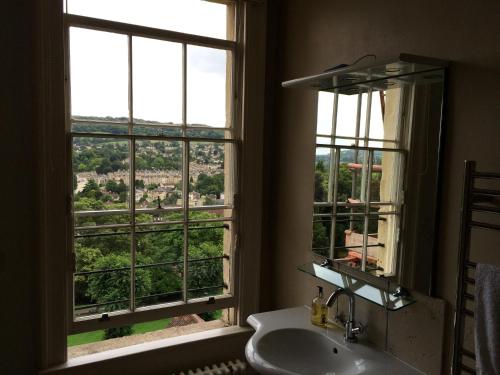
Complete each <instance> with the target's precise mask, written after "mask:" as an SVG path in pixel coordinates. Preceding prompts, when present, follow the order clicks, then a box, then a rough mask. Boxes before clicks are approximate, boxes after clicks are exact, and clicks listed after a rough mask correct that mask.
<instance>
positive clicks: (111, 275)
mask: <svg viewBox="0 0 500 375" xmlns="http://www.w3.org/2000/svg"><path fill="white" fill-rule="evenodd" d="M94 267H95V269H98V270H109V271H106V272H100V273H95V274H91V275H89V276H88V293H89V295H90V297H91V298H92V300H94V301H95V302H96V303H99V304H102V303H106V304H107V305H106V306H107V308H108V309H109V310H110V311H114V310H119V309H124V308H127V307H128V298H129V296H130V257H129V256H125V255H116V254H109V255H106V256H103V257H100V258H99V259H97V260H96V261H95V262H94ZM115 269H117V270H115ZM111 270H112V271H111ZM135 277H136V282H135V285H136V287H135V289H136V295H137V296H146V295H148V294H149V293H150V291H151V288H152V285H151V274H150V272H149V270H147V269H143V268H139V269H136V272H135ZM131 333H132V329H131V327H130V326H126V327H121V328H120V329H106V330H105V333H104V336H105V337H106V338H111V337H118V336H119V335H126V334H131Z"/></svg>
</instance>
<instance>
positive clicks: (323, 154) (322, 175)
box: [314, 147, 331, 202]
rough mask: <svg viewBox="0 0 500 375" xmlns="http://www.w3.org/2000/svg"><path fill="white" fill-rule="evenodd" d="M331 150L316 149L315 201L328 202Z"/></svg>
mask: <svg viewBox="0 0 500 375" xmlns="http://www.w3.org/2000/svg"><path fill="white" fill-rule="evenodd" d="M330 165H331V149H330V148H320V147H317V148H316V160H315V168H314V201H315V202H327V201H328V186H329V179H330Z"/></svg>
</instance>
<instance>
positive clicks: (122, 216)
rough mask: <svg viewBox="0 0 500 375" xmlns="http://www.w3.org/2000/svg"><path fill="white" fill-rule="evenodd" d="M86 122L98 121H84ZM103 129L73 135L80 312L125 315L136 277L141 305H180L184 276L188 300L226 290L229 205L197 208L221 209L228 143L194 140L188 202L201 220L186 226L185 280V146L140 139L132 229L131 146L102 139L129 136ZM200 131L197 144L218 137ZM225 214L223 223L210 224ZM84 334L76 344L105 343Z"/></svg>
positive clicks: (81, 126)
mask: <svg viewBox="0 0 500 375" xmlns="http://www.w3.org/2000/svg"><path fill="white" fill-rule="evenodd" d="M78 120H79V122H78V123H77V128H76V129H73V131H74V132H78V133H87V134H88V133H89V132H95V129H96V124H95V123H96V121H99V118H95V117H93V118H79V119H78ZM85 120H92V123H89V124H85V122H84V121H85ZM101 120H102V119H101ZM106 120H108V121H109V120H110V119H109V118H108V119H106ZM114 120H116V119H114ZM97 128H98V132H99V134H100V135H101V136H99V137H92V136H85V137H82V136H80V137H78V136H77V135H76V134H75V135H74V137H73V188H74V191H73V195H74V213H75V230H74V234H75V240H74V250H75V254H76V272H75V274H74V313H75V316H76V317H78V316H86V315H92V314H96V313H104V312H112V311H116V310H123V309H128V308H129V306H130V303H131V300H130V298H131V289H130V288H131V285H132V283H131V277H132V275H133V277H135V280H134V283H133V284H134V285H135V293H134V296H135V300H134V305H135V306H136V307H141V306H150V305H155V304H159V303H166V302H174V301H179V300H182V298H183V280H184V277H186V278H187V298H189V299H191V298H198V297H203V296H211V295H217V294H221V293H222V292H223V290H224V287H225V285H224V279H223V262H224V257H223V255H224V254H223V248H224V246H223V245H224V231H230V230H231V222H227V221H224V220H223V216H224V210H222V209H212V210H210V209H209V208H207V209H206V210H199V207H200V206H213V205H220V204H224V155H225V145H224V143H217V142H206V141H203V142H199V141H192V142H189V144H190V150H189V155H190V160H189V177H188V178H189V182H188V189H189V194H188V197H187V198H188V200H189V206H190V207H193V208H195V207H196V208H198V209H197V210H196V211H191V212H190V213H189V218H190V220H193V221H194V223H193V224H190V225H189V229H188V274H187V275H184V274H183V273H184V268H183V266H184V246H185V244H184V238H185V237H184V226H183V224H182V221H183V213H182V205H183V199H184V197H183V192H182V190H183V189H182V184H183V181H182V179H183V175H182V157H183V147H185V146H184V142H182V141H178V140H172V141H169V140H167V141H166V140H154V139H153V140H150V139H148V140H145V139H140V140H139V139H138V140H136V141H135V166H136V168H135V197H134V199H135V206H136V211H135V215H134V218H133V219H134V220H133V221H135V230H134V231H133V232H132V216H131V212H130V203H131V202H130V191H131V189H130V180H131V177H130V176H131V170H130V169H131V167H130V160H131V158H130V152H131V151H130V149H131V147H130V141H129V140H128V139H124V138H113V137H112V136H110V137H105V136H102V134H103V133H104V134H123V133H121V132H122V131H123V127H121V128H120V127H117V126H116V125H113V124H111V125H110V124H102V125H99V126H97ZM125 128H126V126H125ZM140 131H141V133H142V135H148V136H152V137H154V136H155V135H157V134H158V133H157V132H158V131H162V132H165V131H167V132H172V134H175V133H173V132H174V131H176V130H175V129H157V128H154V126H151V127H149V128H148V127H146V126H142V127H140ZM197 132H198V133H197V136H198V137H199V138H203V139H208V138H218V137H217V136H218V133H217V132H215V131H212V130H210V129H209V128H207V130H204V129H203V130H197ZM158 208H159V209H158ZM148 210H149V211H148ZM218 218H219V219H221V220H220V221H214V220H213V219H218ZM203 220H209V221H205V222H203ZM200 221H201V222H200ZM132 245H133V247H134V249H135V264H134V267H133V268H134V272H133V274H132V267H131V265H132V256H131V249H132ZM201 317H202V319H203V320H206V321H211V320H214V319H218V318H219V317H220V311H216V312H213V313H205V314H202V315H201ZM169 321H170V320H169ZM166 326H168V324H167V325H166ZM166 326H165V325H164V326H163V328H165V327H166ZM156 329H158V328H156ZM135 331H137V329H134V328H133V327H132V326H126V327H120V328H110V329H107V330H105V331H104V332H103V333H102V334H101V335H100V336H99V337H100V338H99V340H102V339H106V338H112V337H120V336H126V335H130V334H132V333H134V332H135ZM82 335H84V336H83V339H73V340H74V341H73V343H74V345H76V344H81V343H86V342H92V341H99V340H95V338H94V339H92V337H91V336H92V335H90V333H85V334H82ZM76 336H78V337H80V336H79V335H76ZM89 340H90V341H89ZM70 343H71V340H70Z"/></svg>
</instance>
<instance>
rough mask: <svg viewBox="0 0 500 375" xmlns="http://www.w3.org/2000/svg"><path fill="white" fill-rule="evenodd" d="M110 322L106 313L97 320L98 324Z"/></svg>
mask: <svg viewBox="0 0 500 375" xmlns="http://www.w3.org/2000/svg"><path fill="white" fill-rule="evenodd" d="M110 320H111V318H110V317H109V315H108V314H107V313H104V314H102V315H101V317H100V318H99V321H100V322H108V321H110Z"/></svg>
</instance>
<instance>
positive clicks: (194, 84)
mask: <svg viewBox="0 0 500 375" xmlns="http://www.w3.org/2000/svg"><path fill="white" fill-rule="evenodd" d="M229 53H230V52H227V51H225V50H219V49H214V48H207V47H198V46H188V47H187V123H188V124H189V125H197V126H215V127H222V128H223V127H226V126H229V124H230V121H228V117H229V115H230V113H228V112H226V110H227V104H228V103H227V100H228V97H229V96H228V95H227V88H228V84H229V83H230V81H227V79H226V77H227V59H228V56H229V55H228V54H229Z"/></svg>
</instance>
